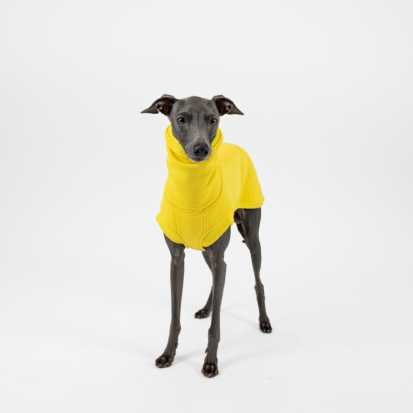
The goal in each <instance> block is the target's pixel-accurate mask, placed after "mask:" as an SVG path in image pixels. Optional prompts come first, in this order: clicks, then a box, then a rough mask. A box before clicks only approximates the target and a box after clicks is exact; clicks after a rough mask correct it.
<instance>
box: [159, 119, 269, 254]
mask: <svg viewBox="0 0 413 413" xmlns="http://www.w3.org/2000/svg"><path fill="white" fill-rule="evenodd" d="M165 138H166V150H167V152H168V156H167V158H166V164H167V167H168V171H169V175H168V179H167V181H166V184H165V190H164V194H163V199H162V203H161V211H160V213H159V214H158V216H157V217H156V219H157V221H158V223H159V226H160V227H161V228H162V231H163V232H164V233H165V235H166V236H167V237H168V238H169V239H170V240H172V241H173V242H176V243H178V244H184V245H185V247H186V248H192V249H195V250H199V251H205V250H204V247H208V246H210V245H211V244H213V243H214V242H215V241H216V240H217V239H218V238H219V237H220V236H221V235H222V234H223V233H224V232H225V231H226V230H227V229H228V227H229V226H231V225H232V224H233V223H234V212H235V211H236V210H237V209H238V208H247V209H255V208H260V207H261V206H262V204H263V202H264V197H263V195H262V192H261V186H260V183H259V182H258V177H257V173H256V172H255V168H254V165H253V163H252V161H251V159H250V157H249V156H248V154H247V153H246V152H245V151H244V150H243V149H241V148H240V147H239V146H236V145H232V144H230V143H223V142H222V141H223V136H222V133H221V130H220V129H218V131H217V134H216V136H215V138H214V140H213V142H212V145H211V146H212V154H211V156H210V157H209V158H208V159H207V160H206V161H204V162H202V163H195V162H192V161H191V160H190V159H189V158H188V157H187V155H186V154H185V151H184V149H183V148H182V146H181V144H180V143H179V141H178V140H177V139H176V138H175V137H174V136H173V134H172V127H171V126H168V128H167V129H166V131H165Z"/></svg>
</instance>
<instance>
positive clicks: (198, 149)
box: [194, 145, 209, 158]
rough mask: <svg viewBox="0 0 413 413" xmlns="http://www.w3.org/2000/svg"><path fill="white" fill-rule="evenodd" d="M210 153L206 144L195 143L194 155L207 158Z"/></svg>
mask: <svg viewBox="0 0 413 413" xmlns="http://www.w3.org/2000/svg"><path fill="white" fill-rule="evenodd" d="M208 154H209V148H208V146H206V145H194V155H195V156H196V157H197V158H206V157H207V156H208Z"/></svg>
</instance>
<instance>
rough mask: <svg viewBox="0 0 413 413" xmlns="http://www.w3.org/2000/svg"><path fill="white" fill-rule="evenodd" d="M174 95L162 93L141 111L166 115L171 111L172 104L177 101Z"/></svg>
mask: <svg viewBox="0 0 413 413" xmlns="http://www.w3.org/2000/svg"><path fill="white" fill-rule="evenodd" d="M177 100H178V99H176V98H175V97H174V96H171V95H162V97H160V98H159V99H156V100H155V102H153V103H152V105H151V106H149V108H148V109H145V110H143V111H142V112H141V113H155V114H157V113H158V112H161V113H163V114H164V115H166V116H168V115H169V114H170V113H171V109H172V106H173V105H174V103H175V102H176V101H177Z"/></svg>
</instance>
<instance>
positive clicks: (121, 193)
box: [0, 0, 413, 413]
mask: <svg viewBox="0 0 413 413" xmlns="http://www.w3.org/2000/svg"><path fill="white" fill-rule="evenodd" d="M412 18H413V5H412V3H411V2H409V1H401V0H397V1H366V0H362V1H352V0H347V1H319V0H316V1H311V2H308V1H292V2H285V1H284V2H281V1H260V0H258V1H255V2H246V1H215V0H213V1H209V2H193V1H173V2H166V1H157V2H139V1H135V2H133V1H124V0H121V1H116V2H115V1H92V0H86V1H70V2H69V1H36V2H30V1H9V0H2V1H1V2H0V387H1V391H0V392H1V395H0V410H1V411H2V412H7V413H14V412H42V413H45V412H54V413H55V412H59V413H65V412H70V413H72V412H74V411H76V412H85V413H89V412H98V413H104V412H125V413H128V412H136V411H142V412H163V411H165V410H168V411H172V412H175V411H176V412H184V411H189V412H209V411H211V410H213V411H215V412H224V411H229V412H232V411H234V412H235V411H242V412H251V411H253V410H262V411H264V409H265V411H274V412H285V413H290V412H304V411H305V412H317V413H321V412H323V413H324V412H326V413H331V412H334V413H340V412H346V413H347V412H349V411H351V412H363V413H366V412H374V413H381V412H386V413H387V412H398V413H408V412H411V411H412V409H413V403H412V399H411V389H412V385H413V379H412V369H413V358H412V354H411V349H412V348H413V332H412V324H413V323H412V322H413V304H412V293H413V280H412V276H413V264H412V251H413V240H412V230H413V217H412V211H413V190H412V176H413V166H412V155H413V154H412V150H413V142H412V138H413V126H412V109H413V104H412V92H413V82H412V73H413V57H412V50H413V49H412V40H413V28H412V27H413V26H412ZM164 93H166V94H172V95H174V96H176V97H178V98H180V97H187V96H191V95H197V96H202V97H206V98H211V97H212V96H214V95H217V94H224V95H225V96H227V97H229V98H230V99H232V100H233V101H234V102H235V103H236V105H237V106H238V107H239V108H240V109H241V110H242V111H243V112H244V113H245V116H225V117H223V118H222V119H221V125H220V127H221V129H222V131H223V134H224V139H225V140H226V141H227V142H231V143H235V144H237V145H240V146H241V147H243V148H244V149H245V150H246V151H247V152H248V153H249V155H250V156H251V158H252V160H253V162H254V164H255V167H256V169H257V172H258V176H259V179H260V182H261V185H262V188H263V193H264V196H265V198H266V201H265V204H264V207H263V218H262V226H261V244H262V248H263V268H262V280H263V283H264V285H265V291H266V301H267V309H268V313H269V316H270V319H271V322H272V325H273V333H272V334H271V335H264V334H261V333H260V331H259V329H258V309H257V305H256V301H255V292H254V289H253V286H254V278H253V273H252V267H251V263H250V259H249V254H248V250H247V249H246V247H245V245H244V244H242V243H241V238H240V236H239V234H238V233H237V231H236V230H233V232H232V240H231V244H230V246H229V249H228V252H227V254H226V262H227V264H228V271H227V281H226V287H225V291H224V299H223V305H222V334H221V343H220V348H219V366H220V375H219V376H218V377H217V378H214V379H213V380H208V379H205V378H204V377H203V376H202V375H201V372H200V370H201V367H202V363H203V359H204V351H205V347H206V344H207V330H208V328H209V324H210V319H206V320H196V319H194V317H193V315H194V313H195V311H196V310H198V309H199V308H201V307H202V306H203V305H204V303H205V301H206V299H207V296H208V292H209V289H210V285H211V276H210V274H209V272H208V269H207V266H206V265H205V263H204V262H203V259H202V257H201V255H200V254H199V253H198V252H195V251H187V255H186V273H185V284H184V294H183V304H182V316H181V324H182V333H181V336H180V342H179V348H178V352H177V356H176V359H175V362H174V364H173V366H172V367H171V368H169V369H164V370H158V369H157V368H156V367H155V365H154V361H155V358H156V357H158V356H159V355H160V354H161V353H162V351H163V349H164V347H165V345H166V340H167V335H168V330H169V320H170V292H169V253H168V250H167V248H166V245H165V243H164V240H163V236H162V232H161V230H160V229H159V228H158V225H157V223H156V221H155V216H156V214H157V213H158V211H159V205H160V201H161V198H162V191H163V185H164V182H165V179H166V176H167V170H166V163H165V159H166V149H165V141H164V136H163V134H164V130H165V128H166V127H167V125H168V121H167V119H166V118H165V117H164V116H163V115H161V114H159V115H156V116H155V115H140V114H139V112H140V111H141V110H143V109H145V108H147V107H148V106H149V105H150V104H151V103H152V102H153V101H154V100H155V99H157V98H158V97H160V96H161V95H162V94H164ZM234 229H235V228H234ZM409 393H410V394H409Z"/></svg>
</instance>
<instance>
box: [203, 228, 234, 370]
mask: <svg viewBox="0 0 413 413" xmlns="http://www.w3.org/2000/svg"><path fill="white" fill-rule="evenodd" d="M230 237H231V227H229V228H228V229H227V230H226V231H225V232H224V234H223V235H221V237H220V238H219V239H218V240H217V241H215V242H214V243H213V244H212V245H211V246H209V247H207V248H205V250H206V251H207V254H208V256H209V259H210V263H211V271H212V280H213V281H212V308H213V311H212V317H211V327H210V328H209V330H208V347H207V349H206V353H207V355H206V357H205V362H204V365H203V367H202V374H203V375H204V376H205V377H215V376H216V375H218V373H219V372H218V358H217V353H218V344H219V341H220V337H221V327H220V315H221V302H222V295H223V293H224V285H225V273H226V270H227V264H226V263H225V261H224V253H225V250H226V249H227V247H228V244H229V240H230Z"/></svg>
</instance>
